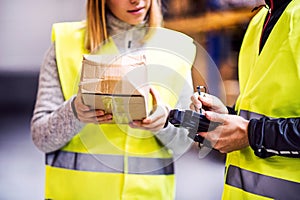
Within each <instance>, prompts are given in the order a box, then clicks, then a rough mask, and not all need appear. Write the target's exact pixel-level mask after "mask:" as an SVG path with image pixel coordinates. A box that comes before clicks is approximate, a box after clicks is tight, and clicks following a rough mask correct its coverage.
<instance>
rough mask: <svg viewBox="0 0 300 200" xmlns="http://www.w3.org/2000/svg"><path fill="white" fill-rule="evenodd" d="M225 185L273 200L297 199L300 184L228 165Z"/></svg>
mask: <svg viewBox="0 0 300 200" xmlns="http://www.w3.org/2000/svg"><path fill="white" fill-rule="evenodd" d="M226 184H228V185H231V186H234V187H237V188H240V189H242V190H245V191H247V192H250V193H253V194H257V195H260V196H265V197H270V198H274V199H289V200H292V199H295V200H296V199H299V190H300V183H297V182H292V181H288V180H284V179H279V178H274V177H271V176H266V175H263V174H259V173H254V172H251V171H249V170H245V169H241V168H239V167H237V166H233V165H229V167H228V171H227V177H226Z"/></svg>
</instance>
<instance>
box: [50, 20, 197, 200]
mask: <svg viewBox="0 0 300 200" xmlns="http://www.w3.org/2000/svg"><path fill="white" fill-rule="evenodd" d="M176 35H178V37H184V36H183V35H181V34H179V33H177V34H176ZM84 38H85V22H71V23H57V24H54V25H53V31H52V39H53V41H54V42H55V47H56V59H57V66H58V73H59V78H60V82H61V86H62V91H63V94H64V97H65V99H66V100H68V99H70V98H71V97H72V95H74V94H76V93H77V90H78V83H79V80H80V71H81V65H82V58H83V55H84V54H87V53H88V51H87V50H86V49H85V48H84ZM152 41H153V43H155V37H153V40H152ZM190 42H191V43H192V40H191V41H190ZM103 49H105V51H106V52H105V53H115V51H116V47H115V46H114V45H113V44H110V43H108V44H107V46H105V48H103ZM110 51H111V52H110ZM148 52H149V57H148V59H147V63H148V62H149V63H150V64H153V65H157V64H162V65H167V66H172V65H173V64H174V66H172V67H173V72H174V74H170V76H169V77H165V79H166V80H167V81H166V84H170V83H173V85H172V84H171V85H169V87H171V88H175V89H174V91H177V90H180V88H181V86H180V84H178V82H177V83H176V80H174V78H176V77H178V76H177V75H178V74H180V75H181V76H184V74H188V73H190V70H191V65H190V63H188V62H186V61H184V60H182V59H179V57H178V56H174V57H172V55H170V54H164V53H162V54H156V51H153V48H149V50H148ZM194 53H195V52H194ZM191 54H192V53H191ZM147 55H148V54H147ZM166 55H167V57H166ZM194 55H195V54H194ZM194 55H191V56H194ZM162 56H163V57H162ZM162 58H163V59H162ZM170 63H171V64H170ZM171 71H172V70H171ZM175 72H176V73H175ZM175 83H176V84H175ZM179 83H180V80H179ZM177 84H178V85H177ZM155 88H156V89H157V90H158V91H160V97H161V98H162V100H163V101H164V102H165V103H167V104H169V105H170V106H174V105H175V104H176V102H177V100H178V96H176V94H173V93H172V92H171V90H166V89H165V87H162V86H160V85H156V86H155ZM175 93H176V92H175ZM174 195H175V177H174V166H173V159H172V152H171V151H170V150H169V149H167V148H166V147H164V145H163V144H161V142H160V141H158V139H157V138H156V137H155V135H153V133H151V132H149V131H144V130H139V129H132V128H130V127H129V126H128V125H125V124H102V125H95V124H87V125H86V126H85V127H84V128H83V129H82V131H81V132H80V133H78V134H77V135H76V136H74V137H73V138H72V140H71V141H70V142H69V143H68V144H67V145H66V146H64V147H63V148H61V149H60V150H58V151H56V152H54V153H51V154H48V155H47V159H46V194H45V196H46V197H45V198H46V199H55V200H57V199H63V200H65V199H72V200H74V199H79V200H82V199H88V200H93V199H97V200H99V199H104V200H107V199H108V200H110V199H112V200H117V199H122V200H126V199H130V200H131V199H146V200H149V199H153V200H158V199H161V200H166V199H174Z"/></svg>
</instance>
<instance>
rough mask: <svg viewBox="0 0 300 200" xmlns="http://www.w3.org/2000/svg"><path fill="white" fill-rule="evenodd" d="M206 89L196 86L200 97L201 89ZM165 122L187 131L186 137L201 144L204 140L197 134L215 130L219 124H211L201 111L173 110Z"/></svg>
mask: <svg viewBox="0 0 300 200" xmlns="http://www.w3.org/2000/svg"><path fill="white" fill-rule="evenodd" d="M202 88H204V89H205V91H206V88H205V87H204V86H197V91H198V94H199V95H201V89H202ZM167 121H168V122H170V123H171V124H173V125H174V126H175V127H183V128H186V129H188V131H189V134H188V136H189V137H190V138H192V139H193V140H194V141H195V142H199V143H203V141H204V138H203V137H202V136H200V135H199V134H198V133H199V132H208V131H210V130H213V129H215V128H216V127H217V126H218V125H220V123H219V122H212V121H210V120H208V119H207V118H206V117H205V115H204V114H202V109H201V108H200V112H199V113H198V112H195V111H192V110H179V109H173V110H171V111H170V112H169V116H168V118H167Z"/></svg>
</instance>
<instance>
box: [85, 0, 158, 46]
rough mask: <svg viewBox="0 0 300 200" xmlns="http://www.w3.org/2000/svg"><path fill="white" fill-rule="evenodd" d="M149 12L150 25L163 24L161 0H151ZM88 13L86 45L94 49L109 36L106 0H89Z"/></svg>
mask: <svg viewBox="0 0 300 200" xmlns="http://www.w3.org/2000/svg"><path fill="white" fill-rule="evenodd" d="M148 12H149V13H148V14H149V19H148V24H149V27H160V26H162V22H163V17H162V11H161V0H151V6H150V8H149V11H148ZM86 15H87V16H86V18H87V19H86V21H87V25H86V26H87V27H86V40H85V47H86V49H87V50H89V51H93V50H94V49H96V48H97V47H98V46H99V45H100V44H101V43H102V42H103V41H105V40H106V39H107V38H108V33H107V28H106V16H105V15H106V7H105V0H88V1H87V7H86Z"/></svg>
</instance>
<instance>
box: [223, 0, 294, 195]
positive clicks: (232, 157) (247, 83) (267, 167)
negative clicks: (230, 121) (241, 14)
mask: <svg viewBox="0 0 300 200" xmlns="http://www.w3.org/2000/svg"><path fill="white" fill-rule="evenodd" d="M267 12H268V10H267V9H266V8H262V9H261V10H260V11H259V12H258V13H257V15H256V16H254V18H253V19H252V20H251V22H250V24H249V27H248V30H247V32H246V34H245V37H244V41H243V44H242V47H241V51H240V56H239V81H240V95H239V97H238V100H237V103H236V109H237V110H238V112H240V111H241V110H245V111H248V112H253V113H257V114H260V115H264V116H268V117H271V118H288V117H299V116H300V93H299V92H298V91H300V26H299V23H300V1H299V0H294V1H291V3H290V4H289V5H288V6H287V8H286V10H285V11H284V12H283V14H282V16H281V17H280V18H279V20H278V22H277V24H276V25H275V26H274V28H273V30H272V32H271V34H270V36H269V38H268V40H267V41H266V43H265V46H264V48H263V49H262V51H261V53H260V54H259V43H260V36H261V33H262V28H263V24H264V20H265V17H266V15H267ZM299 166H300V159H299V158H288V157H282V156H272V157H269V158H265V159H263V158H259V157H257V156H255V154H254V152H253V150H252V149H251V148H250V147H248V148H245V149H242V150H240V151H235V152H232V153H229V154H228V155H227V160H226V182H225V186H224V192H223V199H228V200H231V199H251V200H259V199H299V196H300V170H299Z"/></svg>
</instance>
